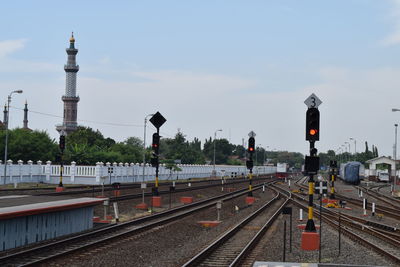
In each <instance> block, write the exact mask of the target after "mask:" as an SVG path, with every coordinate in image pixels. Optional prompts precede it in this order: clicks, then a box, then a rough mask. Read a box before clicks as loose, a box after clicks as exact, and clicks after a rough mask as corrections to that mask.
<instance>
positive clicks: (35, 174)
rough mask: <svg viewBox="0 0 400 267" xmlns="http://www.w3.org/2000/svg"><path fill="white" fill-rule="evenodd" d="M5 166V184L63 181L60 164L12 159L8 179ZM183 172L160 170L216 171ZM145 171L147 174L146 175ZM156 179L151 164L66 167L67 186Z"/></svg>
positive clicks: (204, 168) (0, 170)
mask: <svg viewBox="0 0 400 267" xmlns="http://www.w3.org/2000/svg"><path fill="white" fill-rule="evenodd" d="M4 167H5V166H4V164H2V162H1V161H0V177H1V181H0V182H1V183H2V184H4V183H6V184H13V183H26V182H28V183H29V182H32V183H51V184H58V183H59V181H60V170H61V166H60V165H52V164H51V161H47V162H46V163H44V164H43V163H42V162H41V161H38V162H37V163H36V164H33V162H32V161H28V162H27V164H24V163H23V162H22V161H21V160H20V161H18V162H17V164H13V162H12V161H11V160H8V161H7V168H6V175H5V177H4ZM109 167H112V170H113V171H112V173H111V174H109V173H108V169H109ZM178 167H179V168H180V169H181V171H172V172H171V171H170V170H169V169H167V168H165V165H163V164H161V165H160V167H159V179H160V180H176V179H188V178H206V177H210V176H211V175H212V172H213V166H212V165H191V164H187V165H186V164H178ZM143 171H144V175H143ZM215 171H216V175H217V176H232V175H242V174H247V172H248V170H247V169H246V166H233V165H216V166H215ZM275 172H276V167H273V166H255V167H254V168H253V173H254V175H261V174H271V173H275ZM154 179H155V168H153V167H151V166H150V165H149V164H146V165H145V166H143V164H140V163H122V162H121V163H116V162H114V163H113V164H111V163H109V162H107V163H106V164H104V163H102V162H98V163H97V164H96V166H77V165H76V164H75V162H71V165H64V169H63V183H64V184H101V183H105V184H109V183H114V182H121V183H124V182H125V183H127V182H141V181H152V180H154Z"/></svg>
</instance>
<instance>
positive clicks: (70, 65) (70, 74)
mask: <svg viewBox="0 0 400 267" xmlns="http://www.w3.org/2000/svg"><path fill="white" fill-rule="evenodd" d="M66 51H67V54H68V60H67V64H66V65H64V70H65V73H66V86H65V95H64V96H62V98H61V99H62V101H63V102H64V120H63V124H62V125H58V126H57V128H56V129H57V131H58V132H60V133H61V131H64V133H65V134H67V135H68V134H69V133H71V132H73V131H75V130H76V129H77V128H78V123H77V121H76V120H77V114H78V102H79V96H77V95H76V74H77V72H78V71H79V65H77V64H76V54H78V49H76V48H75V38H74V33H72V35H71V38H70V39H69V48H67V49H66Z"/></svg>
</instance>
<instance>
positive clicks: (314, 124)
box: [301, 94, 322, 250]
mask: <svg viewBox="0 0 400 267" xmlns="http://www.w3.org/2000/svg"><path fill="white" fill-rule="evenodd" d="M304 103H305V104H306V105H307V107H308V109H307V112H306V141H309V142H310V156H306V158H305V164H304V165H305V172H306V175H308V176H309V180H308V220H307V224H306V226H305V229H304V230H305V231H304V232H303V233H302V234H301V248H302V249H303V250H318V249H319V242H320V241H319V237H320V235H319V233H317V230H316V228H315V224H314V220H313V216H314V211H313V206H314V175H316V174H317V173H318V171H319V157H318V156H317V149H316V148H315V147H314V144H315V141H319V134H320V131H319V119H320V118H319V110H318V106H319V105H320V104H321V103H322V101H321V100H320V99H319V98H318V97H317V96H316V95H315V94H311V95H310V96H309V97H308V98H307V99H306V100H305V101H304Z"/></svg>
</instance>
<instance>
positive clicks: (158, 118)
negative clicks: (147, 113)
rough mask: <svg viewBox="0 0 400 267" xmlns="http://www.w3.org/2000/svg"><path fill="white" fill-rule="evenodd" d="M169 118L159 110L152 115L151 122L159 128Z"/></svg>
mask: <svg viewBox="0 0 400 267" xmlns="http://www.w3.org/2000/svg"><path fill="white" fill-rule="evenodd" d="M166 121H167V120H166V119H165V118H164V117H163V115H161V113H160V112H158V111H157V113H156V114H154V115H153V117H151V119H150V122H151V123H152V124H153V125H154V127H156V128H157V129H158V128H160V127H161V125H163V124H164V123H165V122H166Z"/></svg>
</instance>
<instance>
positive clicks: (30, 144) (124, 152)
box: [0, 127, 304, 169]
mask: <svg viewBox="0 0 400 267" xmlns="http://www.w3.org/2000/svg"><path fill="white" fill-rule="evenodd" d="M4 139H5V131H1V130H0V140H4ZM214 142H215V162H216V164H228V165H244V164H245V160H246V153H247V152H246V148H245V147H243V146H242V145H235V144H232V143H230V142H229V141H228V140H227V139H217V140H215V141H214V140H212V139H211V137H210V138H209V139H206V140H204V144H202V142H201V141H200V140H199V139H198V138H194V140H193V141H189V140H186V137H185V135H184V134H183V133H182V132H178V133H177V134H176V135H175V137H174V138H162V139H161V141H160V159H161V162H162V163H178V162H179V163H182V164H212V163H213V158H214ZM4 144H5V143H4V142H0V155H1V159H3V158H4ZM144 153H145V154H146V162H148V163H149V162H150V157H151V144H148V146H147V147H146V149H145V151H144ZM7 158H8V159H12V160H13V161H14V162H16V161H17V160H23V161H24V162H27V161H28V160H32V161H34V162H36V161H38V160H41V161H43V162H45V161H47V160H51V161H52V162H54V163H59V162H60V160H61V159H60V151H59V148H58V140H55V139H51V138H50V137H49V135H48V134H47V133H46V132H43V131H27V130H24V129H14V130H10V131H9V142H8V157H7ZM63 160H64V161H65V162H71V161H75V162H76V163H77V164H78V165H93V164H95V163H96V162H100V161H101V162H128V163H131V162H134V163H135V162H142V161H143V141H142V140H141V139H140V138H137V137H129V138H127V139H126V140H125V141H123V142H116V141H115V140H113V139H112V138H106V137H104V136H103V134H102V133H101V132H100V131H98V130H96V131H95V130H93V129H91V128H89V127H78V130H77V131H75V132H73V133H71V134H69V135H68V136H67V137H66V148H65V152H64V155H63ZM253 160H254V161H255V162H254V163H255V165H262V164H264V163H269V164H276V163H277V162H286V163H289V165H290V166H291V167H295V168H298V169H300V168H301V165H302V164H303V161H304V156H303V155H302V154H301V153H296V152H287V151H266V150H265V149H264V148H262V147H257V149H256V151H255V153H254V155H253Z"/></svg>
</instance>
